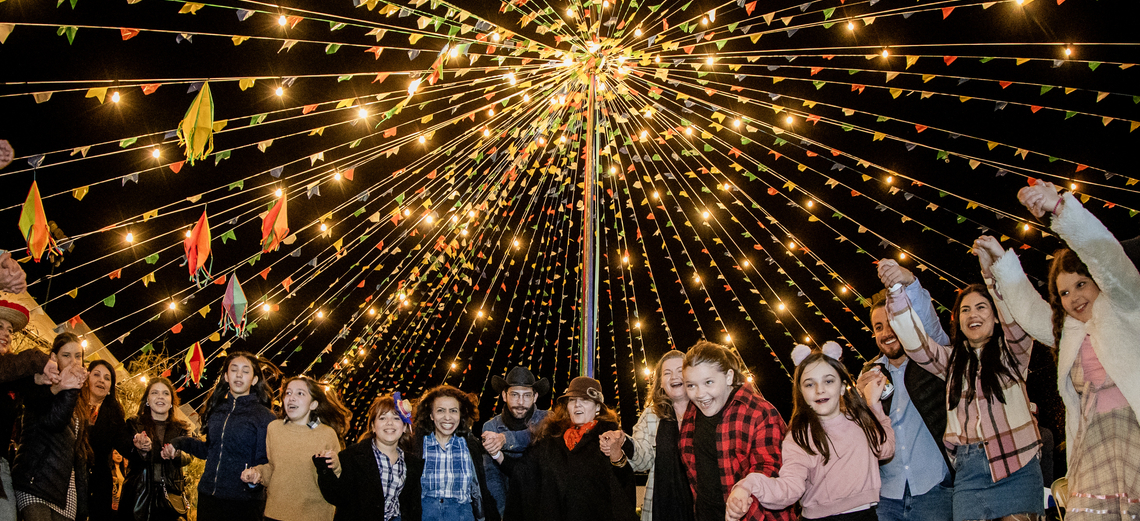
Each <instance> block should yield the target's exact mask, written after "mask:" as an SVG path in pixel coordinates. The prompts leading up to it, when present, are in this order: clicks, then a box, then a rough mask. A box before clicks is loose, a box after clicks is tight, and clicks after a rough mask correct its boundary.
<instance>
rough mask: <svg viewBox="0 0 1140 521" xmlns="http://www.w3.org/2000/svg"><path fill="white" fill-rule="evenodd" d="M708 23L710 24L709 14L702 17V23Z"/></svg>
mask: <svg viewBox="0 0 1140 521" xmlns="http://www.w3.org/2000/svg"><path fill="white" fill-rule="evenodd" d="M708 24H709V19H708V17H707V16H706V17H704V18H701V25H708Z"/></svg>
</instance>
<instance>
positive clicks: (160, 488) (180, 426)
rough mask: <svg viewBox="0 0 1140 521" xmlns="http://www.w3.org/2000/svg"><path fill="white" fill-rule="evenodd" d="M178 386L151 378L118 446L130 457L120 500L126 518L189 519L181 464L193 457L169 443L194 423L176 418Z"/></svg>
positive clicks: (148, 520) (143, 520)
mask: <svg viewBox="0 0 1140 521" xmlns="http://www.w3.org/2000/svg"><path fill="white" fill-rule="evenodd" d="M180 403H181V402H180V401H179V399H178V393H175V392H174V384H172V383H170V380H167V379H166V378H162V377H155V378H151V379H150V381H149V382H148V383H147V386H146V390H145V391H143V394H142V398H141V399H140V400H139V405H138V409H137V411H138V412H137V413H136V414H135V415H134V416H133V417H131V419H129V420H127V425H126V428H125V429H123V433H122V434H121V438H120V440H119V443H118V445H119V446H120V447H124V450H126V451H127V452H126V453H125V454H124V457H125V458H126V459H127V460H128V461H130V465H129V466H128V467H127V479H126V482H125V483H124V484H123V492H122V495H121V496H120V498H119V510H118V512H119V519H121V520H123V521H127V520H130V521H177V520H179V519H185V518H186V514H187V506H188V505H187V504H186V502H185V501H184V500H183V499H182V498H185V497H186V493H185V492H186V491H185V477H184V476H183V472H182V467H185V466H186V465H189V464H190V455H189V454H186V453H184V452H182V451H179V450H176V449H175V448H174V446H173V445H171V442H173V441H174V439H175V438H178V437H179V436H185V435H187V434H189V432H190V424H189V423H187V422H186V421H185V420H183V419H181V418H179V417H177V416H176V415H175V411H177V409H178V406H179V405H180Z"/></svg>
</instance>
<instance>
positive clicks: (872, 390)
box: [855, 366, 887, 413]
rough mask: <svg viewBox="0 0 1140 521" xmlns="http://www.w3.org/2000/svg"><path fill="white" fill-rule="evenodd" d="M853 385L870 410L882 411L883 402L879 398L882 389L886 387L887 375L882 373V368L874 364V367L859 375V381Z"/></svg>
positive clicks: (881, 394)
mask: <svg viewBox="0 0 1140 521" xmlns="http://www.w3.org/2000/svg"><path fill="white" fill-rule="evenodd" d="M855 385H856V387H858V388H859V392H860V393H861V394H862V395H863V399H864V400H867V405H869V406H870V407H871V410H872V411H875V412H880V413H881V412H883V402H882V401H881V400H880V398H882V396H883V390H884V389H886V388H887V376H886V375H884V374H883V371H882V369H879V367H878V366H875V368H874V369H872V370H870V371H867V372H865V373H863V374H862V375H859V381H858V382H856V384H855Z"/></svg>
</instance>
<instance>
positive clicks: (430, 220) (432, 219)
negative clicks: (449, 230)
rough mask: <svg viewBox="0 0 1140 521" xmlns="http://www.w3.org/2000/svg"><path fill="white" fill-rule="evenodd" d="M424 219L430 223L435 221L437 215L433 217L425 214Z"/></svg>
mask: <svg viewBox="0 0 1140 521" xmlns="http://www.w3.org/2000/svg"><path fill="white" fill-rule="evenodd" d="M424 221H426V222H427V223H428V224H431V223H433V222H435V217H432V216H430V215H428V216H425V217H424Z"/></svg>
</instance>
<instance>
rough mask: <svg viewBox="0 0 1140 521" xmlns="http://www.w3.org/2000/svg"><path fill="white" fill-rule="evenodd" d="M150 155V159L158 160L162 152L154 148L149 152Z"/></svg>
mask: <svg viewBox="0 0 1140 521" xmlns="http://www.w3.org/2000/svg"><path fill="white" fill-rule="evenodd" d="M150 155H151V157H153V158H155V159H158V158H160V157H162V152H161V151H159V150H158V149H157V148H156V149H154V150H152V151H151V152H150Z"/></svg>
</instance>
